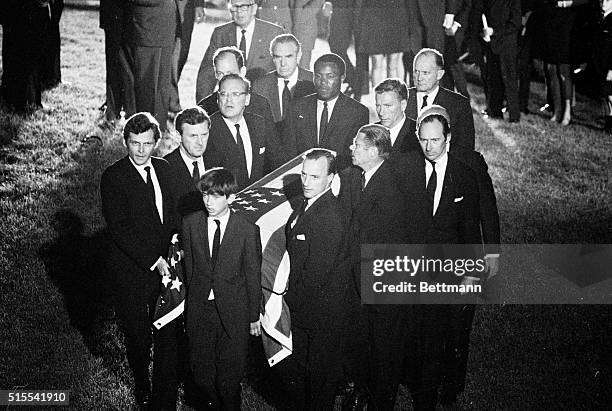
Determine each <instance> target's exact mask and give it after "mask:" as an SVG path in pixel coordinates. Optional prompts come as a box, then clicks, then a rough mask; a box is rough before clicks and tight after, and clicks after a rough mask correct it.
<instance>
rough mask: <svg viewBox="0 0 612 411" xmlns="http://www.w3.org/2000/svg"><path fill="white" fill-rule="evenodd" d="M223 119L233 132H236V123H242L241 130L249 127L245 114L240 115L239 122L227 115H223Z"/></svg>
mask: <svg viewBox="0 0 612 411" xmlns="http://www.w3.org/2000/svg"><path fill="white" fill-rule="evenodd" d="M221 117H223V116H221ZM223 121H225V124H227V127H228V128H229V129H230V130H231V132H232V134H234V133H235V132H236V124H238V125H240V130H245V129H246V128H247V125H246V121H244V114H243V115H242V117H240V120H238V122H237V123H234V122H233V121H231V120H229V119H227V118H225V117H223ZM247 131H248V130H247Z"/></svg>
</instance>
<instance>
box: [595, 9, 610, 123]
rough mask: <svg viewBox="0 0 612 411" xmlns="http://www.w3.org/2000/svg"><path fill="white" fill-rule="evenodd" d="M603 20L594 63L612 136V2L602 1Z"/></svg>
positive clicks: (599, 30) (598, 34)
mask: <svg viewBox="0 0 612 411" xmlns="http://www.w3.org/2000/svg"><path fill="white" fill-rule="evenodd" d="M601 11H602V19H601V21H600V23H599V27H598V32H597V36H596V44H595V48H594V50H595V55H594V59H593V60H594V63H595V68H596V70H597V73H598V74H599V79H600V81H601V83H602V87H601V90H602V95H603V98H604V131H605V132H606V133H607V134H609V135H610V134H612V0H602V1H601Z"/></svg>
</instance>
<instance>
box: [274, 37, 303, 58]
mask: <svg viewBox="0 0 612 411" xmlns="http://www.w3.org/2000/svg"><path fill="white" fill-rule="evenodd" d="M287 43H293V44H295V46H296V47H297V52H298V53H299V52H300V51H301V50H302V43H300V41H299V40H298V39H297V37H295V36H294V35H293V34H290V33H287V34H279V35H278V36H276V37H274V38H273V39H272V41H271V42H270V55H271V56H272V55H274V52H273V50H274V47H275V46H276V45H277V44H287Z"/></svg>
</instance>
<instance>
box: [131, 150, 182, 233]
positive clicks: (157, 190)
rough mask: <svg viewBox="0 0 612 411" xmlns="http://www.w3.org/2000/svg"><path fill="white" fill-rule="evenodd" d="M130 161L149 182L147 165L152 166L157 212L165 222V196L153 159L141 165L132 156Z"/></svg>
mask: <svg viewBox="0 0 612 411" xmlns="http://www.w3.org/2000/svg"><path fill="white" fill-rule="evenodd" d="M130 162H131V163H132V165H133V166H134V168H136V171H138V174H140V177H142V180H143V181H144V182H145V184H146V182H147V170H145V167H151V181H152V182H153V190H154V191H155V208H157V214H158V215H159V221H161V223H162V224H163V223H164V198H163V196H162V192H161V187H160V186H159V180H157V174H155V167H153V163H151V159H148V160H147V162H146V163H144V164H143V165H141V166H139V165H136V163H134V162H133V161H132V159H131V158H130ZM192 167H193V166H192Z"/></svg>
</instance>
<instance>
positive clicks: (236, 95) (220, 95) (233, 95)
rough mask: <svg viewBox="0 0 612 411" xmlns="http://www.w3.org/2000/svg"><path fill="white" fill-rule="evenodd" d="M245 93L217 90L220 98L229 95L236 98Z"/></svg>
mask: <svg viewBox="0 0 612 411" xmlns="http://www.w3.org/2000/svg"><path fill="white" fill-rule="evenodd" d="M245 94H247V92H246V91H231V92H227V91H220V92H219V97H220V98H222V99H227V98H229V97H231V98H238V97H240V96H243V95H245Z"/></svg>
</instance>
